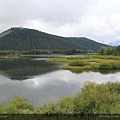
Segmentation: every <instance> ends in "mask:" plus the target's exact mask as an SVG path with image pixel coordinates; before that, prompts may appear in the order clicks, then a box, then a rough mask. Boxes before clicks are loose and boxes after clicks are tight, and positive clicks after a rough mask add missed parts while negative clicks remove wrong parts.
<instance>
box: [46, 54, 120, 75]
mask: <svg viewBox="0 0 120 120" xmlns="http://www.w3.org/2000/svg"><path fill="white" fill-rule="evenodd" d="M47 61H48V62H66V63H68V65H67V66H63V67H62V69H65V70H70V71H72V72H78V73H79V72H81V71H90V70H92V71H95V70H96V71H97V70H119V69H120V57H119V56H100V55H94V56H92V55H83V56H73V57H61V58H52V59H48V60H47Z"/></svg>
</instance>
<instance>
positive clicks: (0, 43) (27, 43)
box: [0, 27, 107, 51]
mask: <svg viewBox="0 0 120 120" xmlns="http://www.w3.org/2000/svg"><path fill="white" fill-rule="evenodd" d="M102 46H107V45H105V44H102V43H99V42H96V41H94V40H91V39H88V38H86V37H61V36H57V35H52V34H49V33H45V32H41V31H38V30H35V29H28V28H22V27H15V28H10V29H8V30H6V31H4V32H2V33H0V50H36V49H39V50H43V49H46V50H66V49H79V50H94V51H98V50H99V49H100V48H101V47H102Z"/></svg>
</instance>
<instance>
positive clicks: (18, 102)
mask: <svg viewBox="0 0 120 120" xmlns="http://www.w3.org/2000/svg"><path fill="white" fill-rule="evenodd" d="M33 110H34V107H33V105H32V104H30V103H29V102H28V101H27V100H25V99H24V98H22V97H20V96H18V95H15V96H14V100H13V101H11V102H10V104H5V103H3V104H1V105H0V113H1V114H19V113H21V114H25V113H26V114H28V113H31V112H32V111H33Z"/></svg>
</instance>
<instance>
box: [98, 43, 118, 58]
mask: <svg viewBox="0 0 120 120" xmlns="http://www.w3.org/2000/svg"><path fill="white" fill-rule="evenodd" d="M99 53H100V55H116V56H119V55H120V45H118V46H117V47H101V48H100V51H99Z"/></svg>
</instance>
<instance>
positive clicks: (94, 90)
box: [0, 82, 120, 114]
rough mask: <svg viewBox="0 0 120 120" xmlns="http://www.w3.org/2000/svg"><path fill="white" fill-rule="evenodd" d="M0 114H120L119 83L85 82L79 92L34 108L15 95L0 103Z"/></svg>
mask: <svg viewBox="0 0 120 120" xmlns="http://www.w3.org/2000/svg"><path fill="white" fill-rule="evenodd" d="M0 114H120V83H119V82H114V83H111V82H108V83H106V84H96V83H95V82H86V83H84V85H83V88H82V90H81V92H78V93H77V94H76V95H75V96H72V97H63V98H62V99H60V100H59V101H58V102H56V103H54V102H49V103H48V104H44V105H43V107H41V108H40V107H38V108H35V107H34V106H33V105H32V104H31V103H29V101H28V100H26V99H24V98H22V97H20V96H15V99H14V100H12V101H11V102H10V103H9V104H6V103H3V104H1V105H0Z"/></svg>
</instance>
